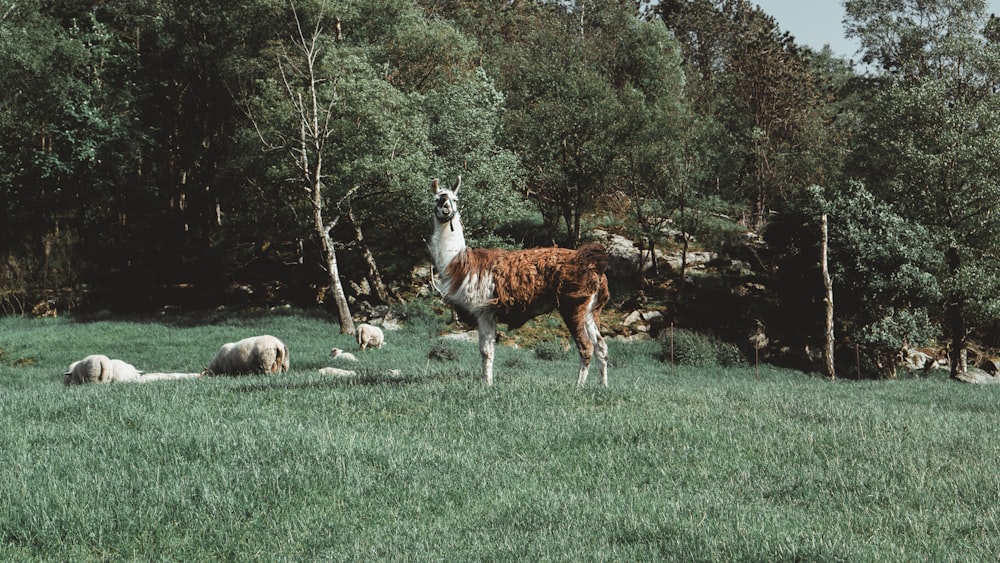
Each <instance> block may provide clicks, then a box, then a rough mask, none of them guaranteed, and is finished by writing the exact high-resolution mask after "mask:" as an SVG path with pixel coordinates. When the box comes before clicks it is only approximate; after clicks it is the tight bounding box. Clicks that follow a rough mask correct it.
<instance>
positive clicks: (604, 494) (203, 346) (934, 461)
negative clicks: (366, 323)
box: [0, 313, 1000, 561]
mask: <svg viewBox="0 0 1000 563" xmlns="http://www.w3.org/2000/svg"><path fill="white" fill-rule="evenodd" d="M434 330H435V325H434V323H433V322H427V319H423V320H421V319H416V320H415V322H412V323H411V324H410V325H409V326H408V328H407V329H405V330H403V331H398V332H390V333H388V334H387V341H388V344H387V345H386V347H385V348H384V349H382V350H378V351H374V352H366V353H363V354H358V355H359V356H360V359H361V361H360V362H359V365H358V366H357V368H358V370H359V375H358V376H356V377H352V378H340V379H337V378H329V377H322V376H320V375H318V374H317V373H316V372H317V369H318V368H319V367H322V366H325V365H329V363H330V362H328V360H327V359H326V353H327V351H328V350H329V348H330V347H331V346H334V345H336V346H339V347H341V348H345V349H353V348H354V346H352V344H351V339H350V337H347V336H341V335H339V334H337V333H336V326H335V325H332V324H330V323H328V322H326V321H325V320H324V319H322V318H319V317H315V316H310V315H305V314H295V313H282V314H270V315H260V316H254V315H234V316H233V317H232V318H228V317H227V316H226V315H223V314H221V313H217V314H213V315H211V316H207V317H204V318H183V319H172V318H166V317H165V318H159V319H152V320H132V321H123V320H109V319H106V320H98V321H91V322H80V321H74V320H71V319H57V320H56V319H34V320H32V319H21V318H5V319H0V350H2V351H3V356H2V358H0V394H2V395H0V396H2V399H0V428H2V430H0V468H2V472H3V476H4V479H3V480H2V481H0V560H74V561H75V560H149V559H165V560H184V561H219V560H226V561H246V560H256V559H265V560H296V561H298V560H351V561H357V560H377V559H390V560H448V561H460V560H484V559H485V560H512V559H522V560H532V561H534V560H563V561H592V560H613V561H621V560H649V559H653V558H666V559H680V560H686V561H690V560H703V561H719V560H766V561H773V560H820V561H827V560H849V561H885V560H942V561H975V560H983V561H992V560H995V558H996V554H997V553H1000V471H998V470H997V468H998V467H1000V441H998V440H997V438H996V437H997V435H998V434H1000V422H998V420H997V416H996V415H997V405H998V399H1000V389H998V388H994V387H974V386H969V385H960V384H954V383H949V382H947V381H946V380H945V379H944V377H936V378H933V379H905V380H899V381H892V382H860V383H859V382H835V383H831V382H828V381H825V380H822V379H819V378H815V377H809V376H806V375H803V374H798V373H793V372H787V371H780V370H774V369H764V370H762V372H761V374H760V379H759V380H757V379H755V377H754V371H753V368H729V369H704V368H701V369H699V368H692V367H677V368H670V369H668V368H666V367H665V366H664V365H663V364H661V363H660V362H659V361H658V360H657V357H658V355H659V353H660V349H659V346H658V345H657V344H656V343H646V344H629V345H625V344H621V343H617V342H614V343H612V345H611V354H612V370H611V388H610V389H601V388H598V387H597V386H596V382H595V381H593V379H594V378H595V377H594V375H595V374H592V380H591V382H590V383H589V385H588V387H587V388H584V389H578V388H576V386H575V378H576V376H575V373H576V360H575V355H574V354H568V355H566V356H565V357H557V358H556V359H553V360H545V359H540V358H537V357H535V355H534V353H533V352H532V351H531V350H527V349H511V348H508V347H503V346H501V347H499V348H498V359H497V369H496V372H497V379H496V384H495V386H494V387H493V388H489V389H487V388H484V387H483V386H482V385H481V384H480V383H479V381H478V377H477V375H476V374H477V371H478V354H477V352H476V350H475V345H474V344H471V343H458V344H452V346H453V348H454V349H456V350H458V352H459V354H458V356H459V358H458V360H457V361H451V362H449V361H444V362H440V361H430V360H428V359H427V353H428V351H429V350H430V349H431V348H432V347H433V346H434V338H433V332H434ZM259 333H270V334H274V335H275V336H278V337H279V338H282V339H283V340H284V341H285V342H286V343H287V344H288V345H289V347H290V348H291V354H292V355H291V358H292V372H291V373H290V374H287V375H282V376H271V377H244V378H203V379H200V380H193V381H180V382H159V383H152V384H148V385H129V384H118V385H90V386H80V387H73V388H66V387H64V386H63V385H62V375H61V374H62V372H63V371H64V369H65V367H66V365H68V364H69V363H70V362H71V361H73V360H75V359H79V358H80V357H82V356H84V355H86V354H88V353H93V352H103V353H106V354H108V355H110V356H113V357H120V358H122V359H125V360H127V361H130V362H131V363H133V364H135V365H136V366H137V367H139V368H140V369H144V370H147V371H153V370H163V371H188V370H190V371H196V370H198V369H200V368H202V367H204V366H205V365H207V363H208V362H209V361H210V360H211V358H212V356H213V354H214V352H215V350H216V349H217V348H218V346H219V345H221V344H222V343H223V342H226V341H231V340H235V339H237V338H242V337H244V336H247V335H250V334H259ZM15 364H16V365H15ZM394 368H395V369H401V370H402V372H403V373H402V375H391V374H390V372H389V370H390V369H394Z"/></svg>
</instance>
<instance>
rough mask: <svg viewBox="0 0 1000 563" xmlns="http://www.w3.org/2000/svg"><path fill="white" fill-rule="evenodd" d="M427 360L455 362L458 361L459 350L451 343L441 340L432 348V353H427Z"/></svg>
mask: <svg viewBox="0 0 1000 563" xmlns="http://www.w3.org/2000/svg"><path fill="white" fill-rule="evenodd" d="M427 359H429V360H437V361H439V362H455V361H458V350H456V349H455V347H454V346H453V345H452V344H451V343H450V342H445V341H443V340H439V341H437V343H435V344H434V347H433V348H431V351H430V352H427Z"/></svg>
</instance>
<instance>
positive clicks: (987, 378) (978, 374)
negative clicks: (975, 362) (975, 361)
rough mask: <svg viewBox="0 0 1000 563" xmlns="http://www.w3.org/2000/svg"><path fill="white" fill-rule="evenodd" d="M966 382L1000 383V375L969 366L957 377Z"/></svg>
mask: <svg viewBox="0 0 1000 563" xmlns="http://www.w3.org/2000/svg"><path fill="white" fill-rule="evenodd" d="M955 379H957V380H958V381H961V382H964V383H983V384H987V383H1000V377H995V376H992V375H990V374H988V373H986V372H985V371H983V370H981V369H979V368H969V369H968V370H966V372H965V373H960V374H958V376H956V377H955Z"/></svg>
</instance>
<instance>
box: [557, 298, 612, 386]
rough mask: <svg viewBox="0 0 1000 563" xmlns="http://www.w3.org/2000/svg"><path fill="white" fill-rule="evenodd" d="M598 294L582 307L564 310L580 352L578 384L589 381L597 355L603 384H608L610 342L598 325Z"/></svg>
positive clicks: (564, 317)
mask: <svg viewBox="0 0 1000 563" xmlns="http://www.w3.org/2000/svg"><path fill="white" fill-rule="evenodd" d="M596 297H597V296H596V295H594V296H591V298H590V299H588V300H587V302H586V303H584V304H582V305H581V306H580V307H577V308H573V309H570V310H566V311H564V312H563V319H564V320H565V321H566V326H567V327H569V329H570V331H572V332H573V339H574V340H575V341H576V348H577V350H578V351H579V353H580V371H579V373H578V375H577V379H576V383H577V385H584V384H585V383H586V382H587V375H588V374H589V373H590V360H591V359H592V358H593V356H594V355H595V353H596V355H597V365H598V368H599V369H600V370H601V385H603V386H605V387H607V386H608V344H607V342H605V341H604V337H603V336H601V330H600V327H599V326H598V319H599V315H600V311H599V310H595V307H594V304H595V302H596Z"/></svg>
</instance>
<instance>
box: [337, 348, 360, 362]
mask: <svg viewBox="0 0 1000 563" xmlns="http://www.w3.org/2000/svg"><path fill="white" fill-rule="evenodd" d="M330 357H331V358H333V359H334V360H345V361H348V362H356V361H358V357H357V356H355V355H354V354H352V353H350V352H345V351H343V350H341V349H340V348H333V349H331V350H330Z"/></svg>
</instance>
